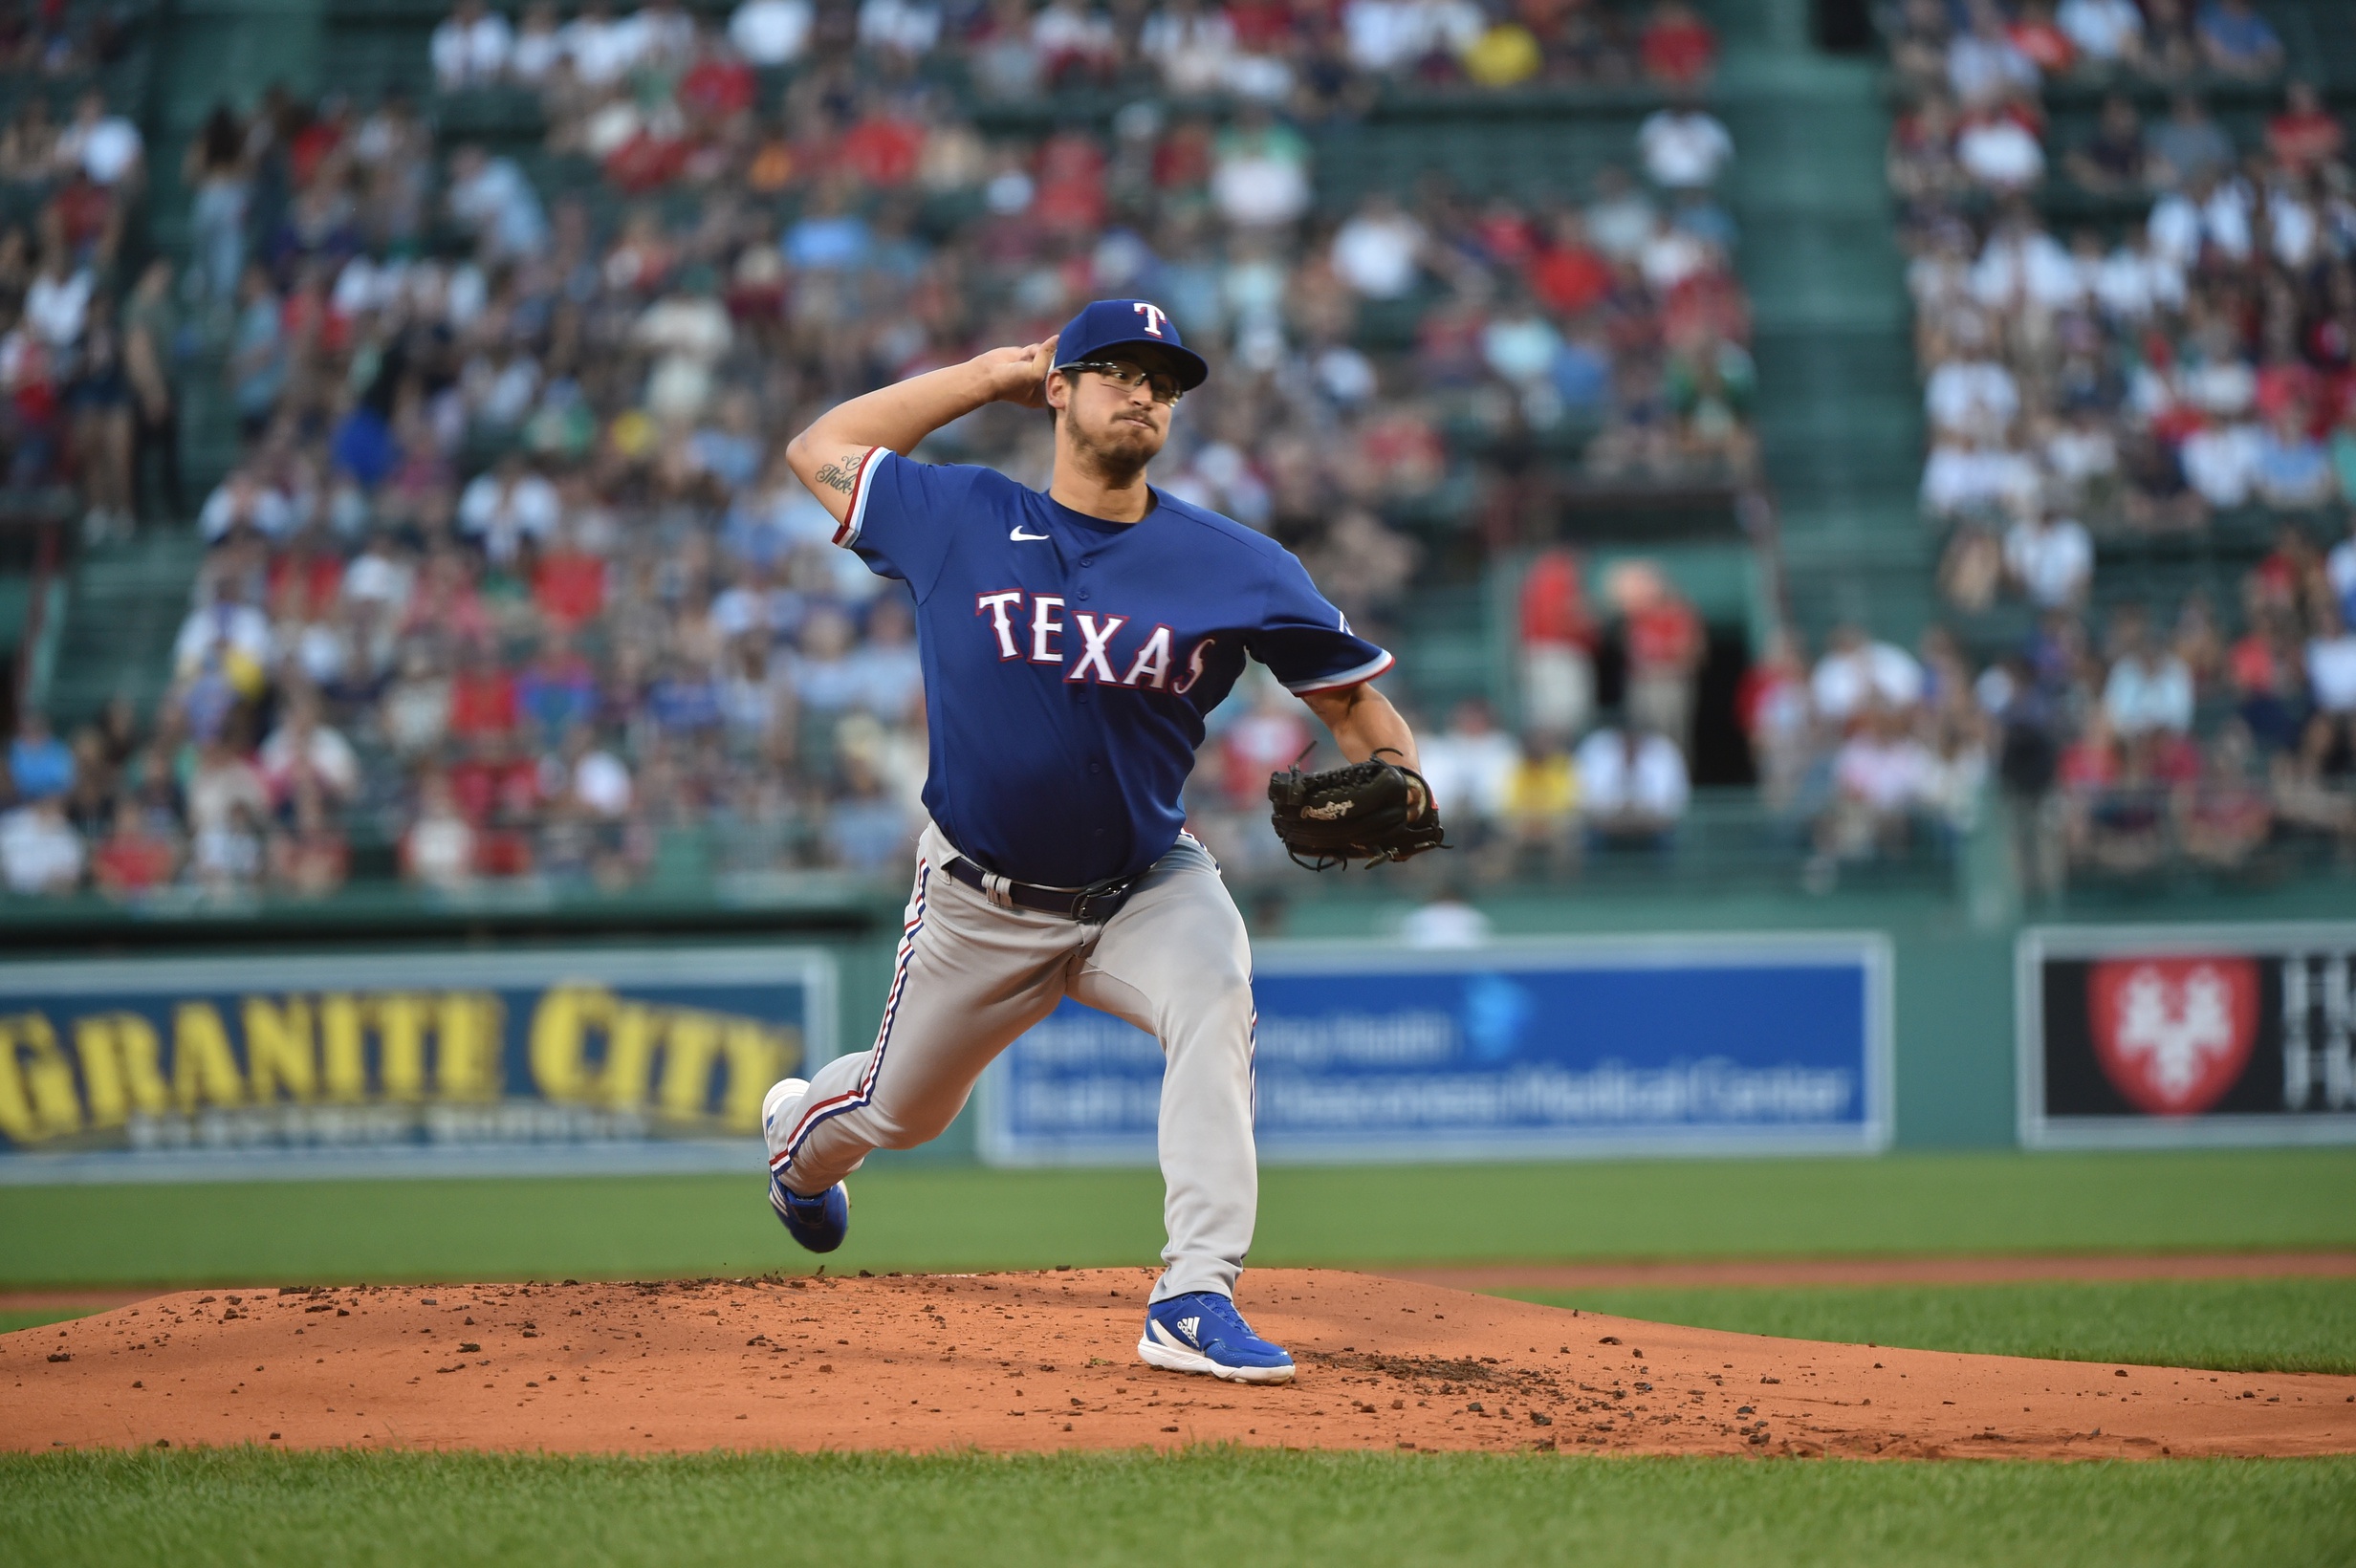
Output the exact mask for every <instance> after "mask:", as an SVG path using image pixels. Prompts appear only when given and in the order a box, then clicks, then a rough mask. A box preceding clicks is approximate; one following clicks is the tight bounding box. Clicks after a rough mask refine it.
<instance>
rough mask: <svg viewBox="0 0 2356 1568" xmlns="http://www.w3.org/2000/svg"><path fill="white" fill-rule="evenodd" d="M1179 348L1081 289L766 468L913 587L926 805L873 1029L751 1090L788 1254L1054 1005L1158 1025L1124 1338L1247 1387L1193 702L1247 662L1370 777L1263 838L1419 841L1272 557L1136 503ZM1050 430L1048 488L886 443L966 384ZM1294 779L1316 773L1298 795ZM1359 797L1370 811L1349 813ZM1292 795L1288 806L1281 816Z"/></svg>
mask: <svg viewBox="0 0 2356 1568" xmlns="http://www.w3.org/2000/svg"><path fill="white" fill-rule="evenodd" d="M1206 374H1207V367H1206V366H1205V364H1204V362H1203V359H1202V358H1201V357H1200V356H1199V355H1197V354H1195V353H1194V352H1193V351H1192V350H1190V349H1189V348H1187V347H1186V346H1185V344H1184V343H1183V342H1181V341H1180V339H1179V334H1178V326H1177V323H1176V322H1174V321H1172V320H1171V319H1170V316H1169V313H1168V312H1167V311H1165V310H1163V309H1162V308H1161V307H1160V306H1158V305H1156V304H1154V303H1152V302H1151V301H1149V300H1142V299H1139V300H1131V299H1110V300H1099V301H1097V302H1096V303H1094V304H1092V305H1089V306H1088V307H1086V308H1085V309H1084V310H1082V311H1081V312H1080V314H1079V315H1078V316H1074V317H1073V318H1072V320H1071V321H1070V322H1069V323H1068V324H1067V325H1066V326H1065V327H1064V329H1063V331H1062V332H1061V333H1060V334H1058V336H1057V337H1055V338H1049V339H1048V340H1047V341H1046V342H1043V343H1031V344H1027V345H1025V346H1024V347H1021V348H1001V349H993V350H992V351H991V352H989V353H987V354H983V355H981V356H980V357H978V358H976V359H971V360H969V361H968V362H966V363H964V364H961V365H955V366H951V367H949V368H948V369H943V370H935V371H931V372H928V373H927V374H925V375H922V376H916V377H912V378H910V379H909V380H907V381H902V382H900V383H899V384H897V385H895V386H888V387H884V388H883V389H882V390H879V391H876V392H870V393H868V394H867V395H865V396H864V397H860V398H854V399H852V400H851V401H849V402H847V403H841V404H840V405H838V406H837V407H835V408H833V409H831V410H829V411H828V412H827V413H826V414H824V415H823V416H822V417H820V418H819V419H818V422H817V423H816V424H814V425H811V426H810V428H808V429H807V430H804V431H803V432H802V433H801V434H800V435H799V436H797V437H796V438H795V440H794V441H793V443H792V444H791V445H790V446H788V447H787V449H786V455H787V458H788V460H789V461H790V462H791V463H792V465H793V468H794V471H795V472H796V474H797V475H799V476H800V478H801V480H802V483H804V484H805V485H807V486H809V488H810V490H812V492H813V493H815V494H816V495H817V496H818V499H819V500H820V501H822V502H824V503H825V505H826V508H827V510H828V511H829V512H832V513H833V514H834V516H835V517H836V519H837V520H838V522H839V523H840V528H839V530H838V531H837V533H836V534H835V542H836V543H838V544H840V545H842V546H844V547H845V548H847V549H850V550H854V551H856V552H858V553H859V555H860V556H861V557H862V559H863V560H864V561H865V562H866V563H867V565H868V567H869V569H870V570H872V571H875V572H877V573H880V574H882V575H883V576H884V577H898V578H901V579H902V580H904V581H905V582H906V583H907V584H908V587H909V589H910V590H911V591H912V593H913V595H914V597H915V600H916V605H917V624H918V643H919V649H920V653H921V656H922V660H923V665H924V679H925V696H926V708H925V711H926V723H927V729H928V730H929V731H930V733H929V737H928V738H929V742H930V770H929V775H928V777H927V782H926V785H925V795H924V798H925V806H926V810H927V814H928V815H929V817H930V818H931V820H930V822H929V824H928V825H927V827H926V829H925V831H924V833H923V835H922V837H921V838H920V839H919V841H918V844H917V851H916V879H915V884H914V886H913V888H912V890H911V891H910V893H909V896H908V904H907V915H906V921H905V926H904V928H903V933H902V936H901V941H900V950H899V955H898V959H897V961H896V963H895V966H894V969H893V973H892V982H891V990H890V992H889V995H888V997H887V998H886V1000H885V1002H884V1006H883V1024H882V1026H881V1027H880V1028H879V1029H878V1030H877V1032H876V1037H875V1043H874V1045H872V1046H871V1047H869V1048H868V1049H867V1050H866V1051H865V1052H863V1053H861V1054H859V1055H856V1056H844V1057H841V1058H840V1059H838V1060H836V1061H833V1062H830V1063H828V1064H827V1065H826V1066H825V1067H823V1068H821V1069H819V1071H818V1074H817V1076H816V1077H815V1078H812V1079H810V1080H808V1081H804V1080H802V1079H799V1078H787V1079H785V1080H784V1081H783V1082H780V1083H778V1084H777V1085H775V1086H774V1088H772V1089H771V1090H770V1091H769V1094H768V1097H767V1100H766V1101H765V1103H764V1105H763V1108H762V1124H763V1128H764V1131H765V1134H766V1137H767V1141H768V1145H769V1169H770V1202H771V1203H772V1205H774V1208H775V1209H776V1211H777V1214H778V1217H779V1218H781V1219H782V1220H783V1221H784V1222H785V1228H786V1230H788V1231H789V1232H791V1233H792V1235H793V1236H794V1238H795V1239H796V1241H798V1242H800V1243H801V1244H802V1245H803V1246H804V1247H807V1248H809V1249H810V1250H811V1251H813V1252H831V1251H832V1250H834V1249H835V1248H836V1247H839V1246H840V1245H841V1243H842V1238H843V1235H844V1232H845V1230H846V1229H847V1228H848V1226H849V1223H850V1198H849V1196H848V1193H847V1192H846V1190H845V1188H844V1185H843V1178H844V1177H846V1176H848V1175H849V1174H850V1173H851V1172H852V1171H854V1170H857V1169H858V1168H859V1165H860V1162H861V1161H862V1160H863V1159H864V1158H865V1157H866V1155H867V1152H868V1151H869V1150H870V1149H877V1148H909V1147H913V1146H914V1145H916V1144H919V1143H925V1142H926V1141H927V1140H929V1139H931V1138H934V1137H937V1136H938V1135H939V1134H940V1133H941V1131H942V1130H943V1129H944V1128H946V1127H947V1126H948V1125H949V1122H950V1121H951V1119H952V1118H954V1117H955V1116H956V1114H957V1112H958V1110H959V1108H960V1107H962V1106H963V1105H964V1104H965V1102H966V1098H967V1096H968V1095H969V1094H971V1091H972V1088H973V1083H974V1080H975V1079H976V1078H979V1077H980V1076H981V1073H982V1070H983V1069H984V1068H985V1067H987V1066H988V1065H989V1064H990V1061H991V1060H992V1058H993V1057H994V1056H997V1054H998V1053H999V1052H1000V1051H1002V1050H1004V1049H1005V1048H1006V1046H1007V1044H1008V1043H1009V1042H1010V1041H1012V1040H1013V1039H1014V1037H1015V1036H1016V1035H1018V1034H1022V1033H1023V1031H1025V1030H1027V1029H1029V1028H1030V1027H1031V1026H1032V1025H1034V1024H1036V1023H1037V1022H1038V1021H1039V1020H1041V1019H1042V1018H1044V1017H1046V1016H1047V1014H1048V1013H1051V1012H1053V1011H1054V1009H1055V1007H1056V1005H1057V1003H1058V1002H1059V1001H1061V1000H1062V999H1063V998H1064V997H1066V996H1070V997H1074V998H1076V999H1077V1000H1079V1001H1080V1002H1083V1003H1085V1004H1086V1005H1087V1006H1089V1007H1093V1008H1097V1009H1100V1010H1102V1011H1103V1012H1105V1013H1111V1014H1113V1015H1114V1016H1115V1017H1118V1018H1123V1019H1125V1020H1127V1021H1128V1022H1129V1023H1132V1024H1134V1025H1136V1026H1137V1027H1138V1028H1139V1029H1142V1030H1145V1032H1147V1033H1148V1034H1152V1035H1154V1036H1155V1037H1156V1038H1157V1039H1159V1040H1160V1041H1161V1043H1162V1049H1163V1053H1164V1056H1165V1058H1166V1064H1167V1065H1166V1067H1165V1074H1164V1078H1163V1084H1162V1101H1161V1114H1160V1127H1159V1146H1160V1153H1161V1164H1162V1173H1163V1178H1164V1181H1165V1183H1166V1188H1167V1196H1166V1199H1165V1202H1164V1207H1163V1218H1164V1222H1165V1224H1166V1225H1167V1230H1168V1238H1169V1239H1168V1244H1167V1246H1166V1247H1165V1248H1164V1249H1163V1252H1162V1257H1163V1261H1164V1263H1165V1264H1166V1268H1165V1269H1164V1272H1163V1274H1162V1275H1161V1277H1160V1279H1159V1281H1158V1282H1157V1283H1156V1285H1155V1287H1154V1290H1153V1294H1152V1300H1151V1304H1150V1306H1149V1307H1148V1309H1147V1312H1146V1318H1145V1333H1144V1337H1143V1339H1141V1340H1140V1341H1139V1343H1138V1354H1139V1356H1140V1357H1142V1358H1143V1359H1144V1360H1145V1361H1147V1362H1149V1363H1150V1364H1152V1365H1155V1366H1159V1367H1165V1368H1168V1369H1170V1370H1173V1371H1182V1372H1203V1373H1209V1374H1211V1376H1213V1377H1219V1378H1227V1379H1234V1380H1240V1381H1244V1382H1253V1383H1281V1382H1284V1381H1286V1380H1287V1379H1290V1378H1291V1377H1292V1375H1293V1361H1292V1358H1291V1357H1290V1356H1288V1355H1287V1354H1286V1353H1285V1352H1284V1351H1283V1349H1281V1348H1280V1347H1278V1346H1276V1345H1274V1344H1271V1343H1269V1342H1268V1341H1267V1340H1265V1339H1261V1338H1260V1337H1259V1336H1257V1335H1255V1334H1254V1333H1253V1332H1252V1330H1251V1328H1250V1326H1249V1325H1247V1324H1246V1323H1245V1322H1244V1320H1243V1318H1241V1317H1240V1316H1239V1315H1238V1314H1237V1313H1236V1311H1235V1305H1234V1301H1233V1295H1234V1288H1235V1279H1236V1276H1237V1274H1239V1273H1240V1272H1241V1270H1242V1267H1243V1260H1244V1254H1245V1253H1246V1252H1249V1251H1250V1249H1251V1245H1252V1230H1253V1225H1254V1218H1255V1213H1256V1209H1257V1205H1258V1196H1259V1175H1258V1168H1257V1165H1256V1161H1255V1158H1254V1151H1253V1143H1252V1109H1253V1082H1252V1049H1253V1036H1252V1032H1253V1025H1254V1013H1253V1006H1252V954H1251V948H1250V945H1249V942H1248V940H1247V938H1246V936H1245V933H1244V925H1243V920H1242V917H1241V916H1240V915H1239V914H1238V913H1237V912H1236V909H1235V905H1234V903H1233V900H1231V899H1230V898H1229V896H1228V893H1227V889H1226V887H1225V885H1224V884H1223V883H1222V882H1220V879H1219V874H1218V868H1217V866H1216V865H1215V864H1214V863H1213V862H1212V860H1211V856H1210V854H1209V853H1208V852H1206V851H1205V850H1204V848H1203V846H1202V845H1201V844H1200V843H1198V842H1197V841H1196V840H1195V839H1194V838H1192V837H1191V836H1190V835H1189V834H1188V833H1187V832H1186V830H1185V820H1186V813H1185V810H1184V808H1183V806H1182V804H1181V801H1180V791H1181V788H1182V786H1183V785H1184V784H1185V782H1186V777H1187V773H1188V772H1189V770H1190V769H1191V767H1192V766H1193V762H1194V753H1195V749H1196V748H1197V747H1198V746H1199V745H1201V743H1202V740H1203V733H1204V730H1203V718H1204V715H1205V714H1207V713H1209V712H1210V711H1211V709H1212V708H1215V707H1217V706H1218V704H1219V701H1220V699H1222V698H1224V697H1225V696H1226V695H1227V694H1228V691H1229V689H1230V688H1231V687H1232V686H1233V685H1234V684H1235V681H1236V678H1237V677H1238V676H1240V675H1241V674H1242V673H1243V668H1244V660H1245V657H1246V656H1247V655H1250V656H1252V657H1254V658H1257V659H1258V660H1260V661H1261V662H1262V663H1263V664H1267V665H1268V667H1269V668H1270V669H1271V670H1272V671H1274V672H1275V674H1276V679H1277V680H1279V681H1281V682H1282V683H1283V684H1284V686H1285V687H1286V688H1287V689H1288V690H1291V691H1293V692H1294V693H1296V694H1297V695H1298V696H1299V697H1300V698H1301V699H1302V700H1303V701H1305V702H1306V703H1307V704H1308V705H1309V707H1310V708H1311V709H1312V710H1314V711H1315V712H1316V714H1317V715H1318V717H1319V718H1320V719H1321V720H1322V721H1323V722H1324V723H1325V725H1326V726H1327V728H1329V729H1330V730H1332V731H1333V735H1334V738H1335V740H1336V741H1337V742H1338V743H1339V745H1340V746H1341V749H1342V752H1343V753H1344V754H1345V756H1347V757H1348V758H1349V759H1350V760H1351V761H1352V762H1353V763H1359V764H1364V763H1367V762H1368V761H1369V759H1375V758H1376V753H1378V752H1379V753H1382V756H1383V757H1385V758H1390V759H1395V760H1392V761H1381V760H1375V761H1374V763H1373V766H1372V768H1370V769H1360V770H1336V771H1335V773H1332V774H1323V775H1316V776H1315V777H1313V778H1311V779H1310V780H1307V781H1305V783H1306V785H1307V786H1309V787H1306V788H1304V787H1303V786H1304V781H1300V780H1298V779H1294V780H1292V781H1291V782H1289V783H1287V784H1286V785H1285V786H1284V788H1283V789H1282V790H1281V791H1280V792H1278V796H1279V797H1278V798H1277V799H1276V817H1277V821H1278V831H1279V832H1280V833H1285V834H1287V835H1288V837H1287V842H1288V843H1294V842H1295V838H1293V837H1292V834H1293V833H1294V832H1296V831H1299V830H1306V831H1305V834H1304V837H1302V838H1301V839H1300V842H1301V844H1303V845H1305V847H1307V848H1308V849H1309V850H1310V851H1311V852H1313V853H1316V854H1317V855H1318V856H1319V857H1320V860H1328V859H1342V860H1346V859H1348V858H1349V857H1350V856H1351V855H1363V856H1365V857H1368V858H1370V859H1372V858H1394V859H1395V858H1399V857H1402V856H1404V855H1407V854H1412V853H1415V852H1416V851H1418V850H1419V849H1423V848H1429V847H1432V846H1433V845H1434V844H1436V843H1437V842H1438V840H1439V828H1438V817H1437V813H1436V812H1435V811H1434V810H1433V808H1432V804H1431V801H1430V797H1429V794H1428V792H1425V791H1423V790H1422V788H1421V780H1420V778H1418V777H1416V775H1415V774H1414V773H1412V769H1413V767H1414V764H1415V740H1414V737H1413V736H1412V735H1411V734H1410V733H1409V732H1408V730H1407V724H1406V722H1405V721H1404V720H1402V719H1401V718H1400V716H1399V714H1398V712H1397V710H1396V709H1394V708H1392V707H1391V705H1390V704H1389V703H1388V702H1386V701H1385V699H1384V698H1383V696H1382V694H1381V693H1379V692H1378V691H1376V690H1375V689H1374V687H1373V686H1370V685H1368V684H1367V683H1368V682H1370V681H1372V680H1373V679H1374V678H1375V677H1376V676H1378V675H1380V674H1382V673H1383V672H1384V671H1385V670H1386V669H1388V668H1389V667H1390V664H1391V656H1390V655H1389V654H1388V653H1385V651H1384V650H1383V649H1381V648H1379V647H1376V646H1375V645H1374V644H1373V643H1371V642H1366V641H1365V640H1363V638H1360V637H1358V636H1357V635H1356V634H1354V633H1353V632H1352V631H1351V630H1350V627H1349V622H1348V621H1347V620H1346V619H1345V618H1344V617H1343V616H1342V614H1341V613H1340V612H1339V611H1337V610H1336V609H1335V608H1334V607H1333V606H1332V605H1331V604H1329V603H1327V602H1326V601H1325V599H1324V598H1323V597H1322V596H1321V595H1320V594H1319V592H1318V591H1317V588H1316V586H1315V585H1314V584H1312V583H1311V582H1310V580H1309V575H1308V573H1307V572H1305V571H1304V570H1303V569H1302V567H1301V564H1300V562H1299V561H1298V559H1296V558H1295V557H1294V556H1293V555H1291V554H1290V553H1289V552H1287V551H1286V550H1284V549H1283V548H1282V547H1280V546H1278V545H1276V543H1274V542H1273V541H1271V540H1270V539H1268V538H1266V537H1264V536H1263V535H1261V534H1255V533H1254V532H1253V531H1252V530H1251V529H1249V528H1246V527H1244V526H1242V525H1241V524H1239V523H1236V522H1234V521H1233V520H1231V519H1229V518H1226V517H1223V516H1220V515H1219V514H1218V513H1216V512H1208V511H1205V510H1204V509H1203V508H1201V507H1196V506H1190V505H1189V504H1188V503H1186V502H1184V501H1181V500H1178V499H1177V498H1176V497H1174V496H1170V495H1166V494H1163V493H1162V492H1160V491H1158V490H1154V489H1153V488H1152V487H1151V486H1150V485H1148V484H1147V483H1146V480H1145V469H1146V466H1147V465H1148V464H1149V463H1151V462H1152V461H1153V458H1154V456H1155V454H1156V453H1158V452H1160V451H1161V449H1162V445H1163V443H1164V442H1165V441H1166V440H1167V438H1168V435H1169V421H1170V411H1171V406H1172V405H1173V404H1174V403H1177V401H1178V399H1179V398H1180V396H1181V395H1183V394H1184V393H1186V392H1188V391H1189V390H1191V389H1192V388H1194V387H1196V386H1198V385H1200V384H1201V383H1202V381H1203V379H1204V377H1205V375H1206ZM993 402H1006V403H1015V404H1018V405H1020V406H1023V407H1028V408H1044V409H1046V410H1048V411H1049V412H1050V414H1051V416H1052V418H1053V419H1054V421H1055V427H1056V459H1055V472H1054V477H1053V478H1052V480H1051V481H1050V483H1049V485H1048V487H1047V490H1046V491H1045V493H1040V492H1038V491H1036V490H1027V489H1025V488H1023V487H1022V486H1020V485H1017V484H1015V483H1014V481H1013V480H1011V479H1009V478H1007V477H1006V476H1004V475H1003V474H1000V473H997V472H994V471H993V470H992V469H989V468H974V467H966V466H937V467H936V466H933V465H929V464H924V463H918V462H914V461H911V460H910V459H909V458H908V457H907V456H906V455H905V454H906V453H908V452H910V451H913V450H914V449H915V448H916V446H918V444H919V443H921V442H922V441H923V440H924V439H925V438H926V437H927V436H928V435H930V434H931V433H932V432H933V431H935V430H937V429H939V428H940V427H941V426H943V425H947V424H949V422H950V421H952V420H955V419H957V418H959V417H961V416H963V415H965V414H967V413H970V412H971V411H972V410H974V409H976V408H979V407H980V406H982V405H983V404H985V403H993ZM1320 780H1323V781H1325V783H1324V786H1323V787H1322V788H1321V789H1320V788H1318V787H1316V786H1318V785H1319V782H1320ZM1362 799H1363V801H1364V802H1365V804H1366V814H1367V815H1368V816H1369V817H1379V818H1380V820H1379V821H1378V822H1376V823H1374V824H1373V825H1371V826H1369V827H1368V828H1366V829H1364V830H1362V831H1360V832H1358V833H1356V834H1353V833H1352V832H1351V831H1349V819H1350V817H1351V816H1352V814H1353V813H1354V812H1356V811H1357V810H1358V809H1359V803H1360V801H1361V800H1362ZM1304 811H1306V812H1307V814H1308V816H1307V817H1306V818H1305V819H1304V817H1303V816H1302V813H1303V812H1304Z"/></svg>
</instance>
